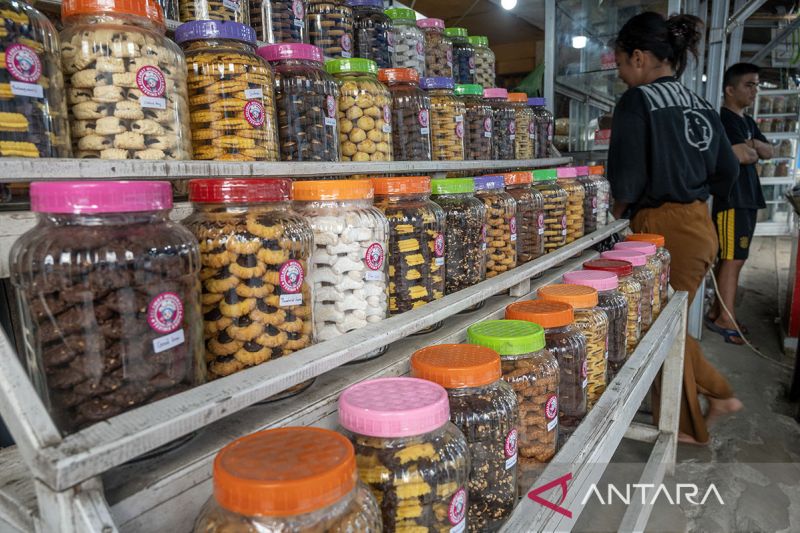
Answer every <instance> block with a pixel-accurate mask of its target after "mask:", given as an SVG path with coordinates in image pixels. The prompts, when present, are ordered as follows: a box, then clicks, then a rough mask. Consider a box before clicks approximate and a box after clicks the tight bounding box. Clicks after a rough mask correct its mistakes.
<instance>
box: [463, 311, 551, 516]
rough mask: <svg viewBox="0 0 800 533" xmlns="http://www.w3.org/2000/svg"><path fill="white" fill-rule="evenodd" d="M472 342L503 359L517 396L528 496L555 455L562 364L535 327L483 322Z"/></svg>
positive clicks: (470, 333) (522, 482) (522, 477)
mask: <svg viewBox="0 0 800 533" xmlns="http://www.w3.org/2000/svg"><path fill="white" fill-rule="evenodd" d="M467 341H468V342H470V343H472V344H479V345H481V346H484V347H486V348H491V349H492V350H495V351H496V352H497V353H498V354H500V358H501V359H502V370H503V380H504V381H505V382H507V383H508V384H509V385H511V388H512V389H513V390H514V392H515V393H516V395H517V401H518V403H519V418H520V421H519V425H518V426H517V427H518V443H519V444H518V446H519V465H518V467H517V471H518V474H517V479H518V483H517V487H518V488H519V492H520V494H525V493H526V492H527V491H528V489H529V488H530V487H531V485H532V484H533V482H534V481H535V479H536V477H538V474H539V473H541V471H542V470H543V469H544V465H545V464H547V463H548V462H550V460H551V459H552V458H553V456H554V455H555V454H556V449H557V444H558V384H559V371H558V363H557V362H556V359H555V357H553V355H552V354H551V353H550V352H549V351H548V350H547V349H546V348H545V338H544V330H543V329H542V327H541V326H539V325H538V324H532V323H530V322H525V321H521V320H487V321H484V322H478V323H477V324H473V325H472V326H470V327H469V329H467ZM470 495H471V493H470ZM481 531H482V530H481Z"/></svg>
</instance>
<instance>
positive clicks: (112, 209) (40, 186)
mask: <svg viewBox="0 0 800 533" xmlns="http://www.w3.org/2000/svg"><path fill="white" fill-rule="evenodd" d="M30 196H31V211H35V212H37V213H71V214H76V215H78V214H82V213H133V212H141V211H160V210H162V209H172V186H171V185H170V184H169V182H167V181H59V182H41V181H39V182H34V183H31V189H30Z"/></svg>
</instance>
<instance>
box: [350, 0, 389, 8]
mask: <svg viewBox="0 0 800 533" xmlns="http://www.w3.org/2000/svg"><path fill="white" fill-rule="evenodd" d="M347 5H348V6H350V7H357V6H369V7H380V8H383V0H347Z"/></svg>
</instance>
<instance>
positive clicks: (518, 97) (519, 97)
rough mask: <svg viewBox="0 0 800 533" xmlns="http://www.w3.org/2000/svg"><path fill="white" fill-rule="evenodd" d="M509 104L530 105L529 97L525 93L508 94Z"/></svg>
mask: <svg viewBox="0 0 800 533" xmlns="http://www.w3.org/2000/svg"><path fill="white" fill-rule="evenodd" d="M508 101H509V102H525V103H526V104H527V103H528V95H527V94H525V93H508Z"/></svg>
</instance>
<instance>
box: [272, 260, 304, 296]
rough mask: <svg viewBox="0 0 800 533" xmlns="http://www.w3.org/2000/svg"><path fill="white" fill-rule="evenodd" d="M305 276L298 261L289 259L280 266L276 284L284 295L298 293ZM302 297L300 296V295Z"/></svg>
mask: <svg viewBox="0 0 800 533" xmlns="http://www.w3.org/2000/svg"><path fill="white" fill-rule="evenodd" d="M305 277H306V274H305V272H303V264H302V263H300V261H296V260H294V259H290V260H288V261H286V262H285V263H284V264H282V265H281V268H280V269H279V270H278V282H279V283H280V286H281V291H283V292H284V293H298V292H300V288H301V287H302V286H303V280H305ZM301 296H302V295H301Z"/></svg>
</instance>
